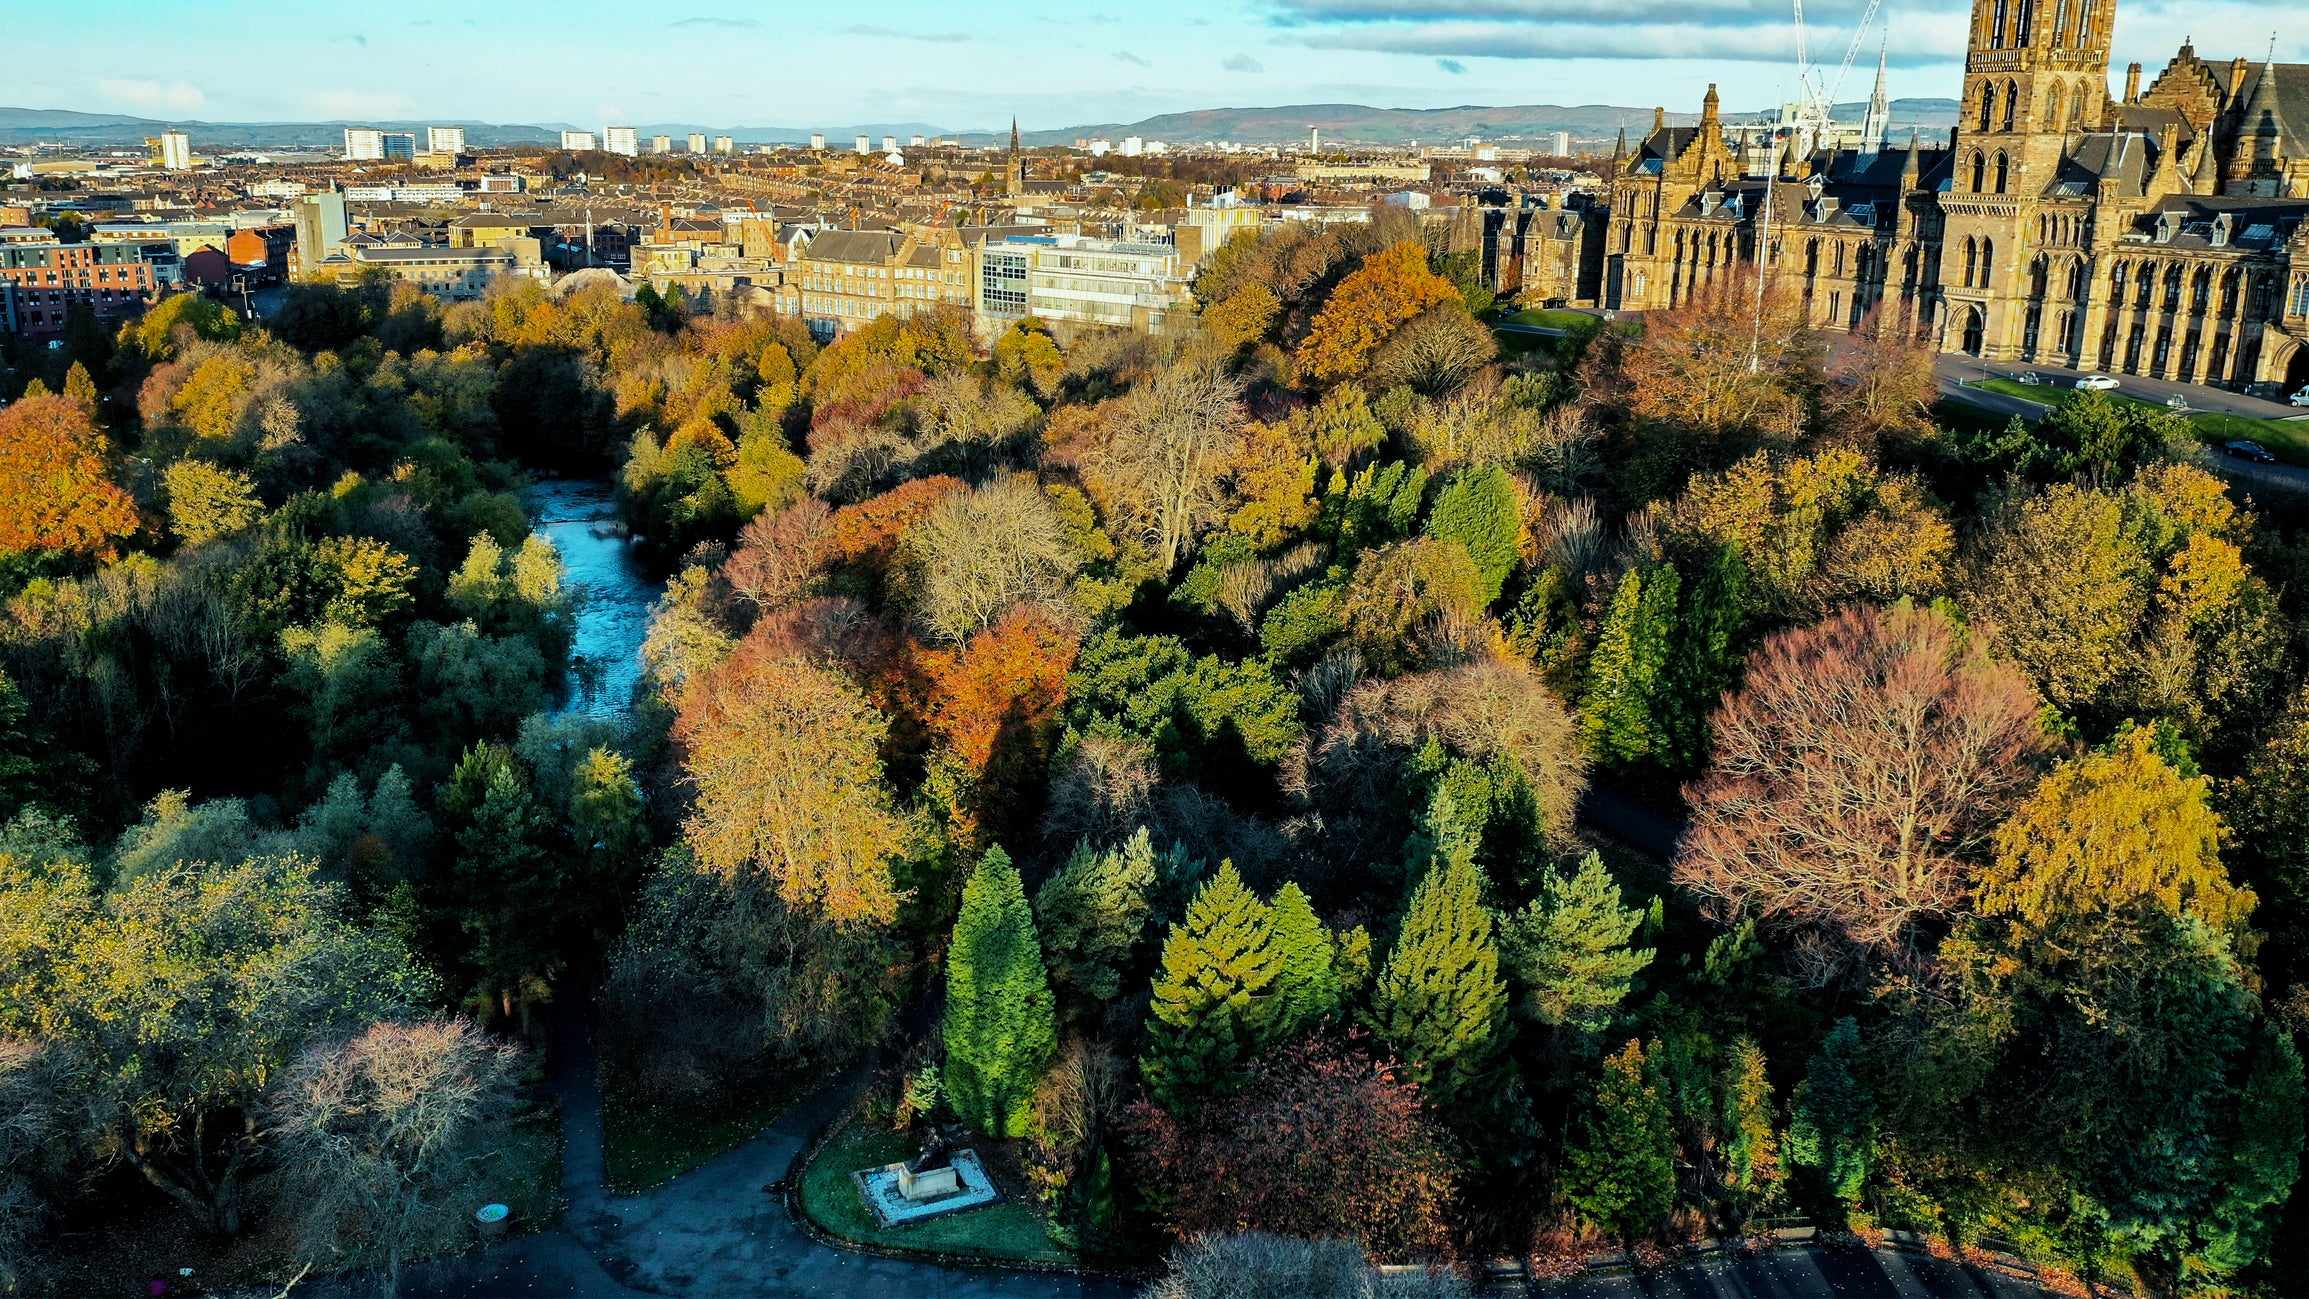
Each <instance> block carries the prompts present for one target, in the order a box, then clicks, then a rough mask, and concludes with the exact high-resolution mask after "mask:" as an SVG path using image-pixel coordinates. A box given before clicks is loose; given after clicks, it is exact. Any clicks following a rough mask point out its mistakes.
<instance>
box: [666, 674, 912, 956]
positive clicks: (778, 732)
mask: <svg viewBox="0 0 2309 1299" xmlns="http://www.w3.org/2000/svg"><path fill="white" fill-rule="evenodd" d="M888 728H889V723H888V722H887V721H886V720H884V718H883V716H882V714H881V713H880V712H878V711H876V709H875V708H874V706H873V704H871V703H869V702H868V701H867V699H866V696H865V694H864V693H863V692H861V691H860V690H859V689H858V687H857V686H855V685H853V684H851V682H850V681H849V679H848V678H847V677H845V676H844V675H843V674H842V673H841V672H839V671H837V670H834V669H832V668H827V667H820V666H817V665H815V664H812V663H810V662H807V661H805V660H803V659H800V658H796V657H790V656H782V655H771V654H766V653H753V654H748V653H739V654H733V655H732V656H731V657H730V659H729V661H728V662H727V663H725V664H723V665H722V666H721V667H720V668H719V669H717V670H716V671H714V672H713V673H712V674H710V675H709V676H707V677H704V678H701V679H698V680H695V681H693V682H692V683H691V686H690V689H689V690H688V692H687V693H686V695H685V697H684V699H683V701H682V710H681V716H680V717H679V719H678V720H677V721H676V722H675V725H674V737H675V739H677V740H678V741H679V742H680V743H681V745H682V747H683V751H684V752H683V757H684V765H685V767H686V769H687V770H686V776H687V779H688V781H689V783H690V785H691V786H692V787H693V788H694V789H695V790H696V791H697V805H696V808H695V809H694V810H693V811H692V812H691V813H690V817H689V820H688V822H687V823H686V824H685V826H684V829H685V830H686V831H687V833H688V838H689V842H690V846H691V848H692V849H693V850H695V851H696V853H697V855H698V860H699V861H700V862H702V863H704V864H705V865H706V866H707V867H709V868H710V869H712V870H714V871H715V872H717V873H719V874H722V875H724V876H726V877H729V878H731V879H733V880H737V881H743V880H745V878H746V877H748V876H757V875H758V876H767V877H768V878H769V880H770V881H771V882H772V883H773V884H774V885H775V886H776V888H777V891H778V895H779V896H780V897H781V898H783V899H785V901H786V902H787V903H788V904H789V905H791V906H793V907H795V908H796V909H798V910H802V911H805V912H810V913H814V914H817V915H821V916H823V917H824V918H826V919H828V920H832V921H836V922H838V923H859V922H867V923H882V924H886V923H888V922H889V921H891V920H892V919H894V918H895V917H896V915H897V911H898V902H899V896H898V891H897V889H896V887H895V886H894V885H893V884H892V883H891V879H890V863H891V859H892V858H893V857H895V856H897V855H898V854H899V853H900V852H902V851H903V850H904V846H905V837H906V827H905V823H904V822H903V821H902V820H901V819H900V818H899V815H898V812H897V810H896V808H895V807H894V805H893V803H892V799H891V796H890V790H889V787H888V786H887V785H886V784H884V783H883V780H882V762H881V756H880V747H881V743H882V737H883V734H884V732H885V731H887V730H888Z"/></svg>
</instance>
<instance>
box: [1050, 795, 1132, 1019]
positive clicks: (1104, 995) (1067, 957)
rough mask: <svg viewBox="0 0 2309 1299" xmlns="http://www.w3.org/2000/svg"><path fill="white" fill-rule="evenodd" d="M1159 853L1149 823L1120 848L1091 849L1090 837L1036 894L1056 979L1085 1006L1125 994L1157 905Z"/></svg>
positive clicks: (1056, 982) (1051, 974)
mask: <svg viewBox="0 0 2309 1299" xmlns="http://www.w3.org/2000/svg"><path fill="white" fill-rule="evenodd" d="M1154 886H1155V851H1154V842H1153V839H1152V838H1151V837H1150V836H1149V835H1148V834H1147V831H1146V827H1144V826H1141V827H1139V830H1138V833H1136V834H1134V835H1132V836H1131V837H1130V839H1129V840H1128V841H1127V842H1126V843H1124V844H1123V845H1122V846H1121V847H1120V848H1110V849H1108V850H1107V851H1105V852H1096V851H1093V850H1092V849H1091V846H1090V844H1089V842H1088V841H1087V840H1086V841H1084V842H1081V843H1077V844H1076V845H1075V846H1074V854H1073V856H1071V857H1069V858H1068V859H1067V862H1066V865H1065V866H1064V867H1062V868H1061V869H1060V870H1059V871H1058V873H1057V874H1055V875H1052V876H1051V877H1050V878H1049V879H1048V880H1045V881H1043V885H1042V887H1041V888H1039V889H1037V890H1035V894H1034V918H1035V922H1036V924H1037V925H1038V926H1040V928H1041V931H1042V950H1043V954H1044V955H1045V957H1047V958H1048V960H1049V962H1050V978H1051V982H1052V983H1054V984H1056V985H1057V986H1058V987H1059V988H1060V989H1062V990H1063V991H1064V992H1065V993H1066V994H1067V996H1068V998H1069V999H1070V1000H1071V1001H1073V1002H1074V1003H1075V1004H1076V1005H1077V1006H1078V1007H1083V1008H1088V1007H1096V1006H1099V1005H1101V1004H1103V1003H1106V1002H1110V1001H1113V1000H1114V999H1115V998H1116V997H1117V996H1119V995H1121V993H1122V976H1123V972H1124V971H1125V970H1126V969H1127V968H1128V967H1129V965H1130V955H1131V949H1132V948H1133V947H1135V946H1136V945H1137V944H1138V939H1139V934H1140V932H1141V931H1142V930H1144V929H1145V928H1146V921H1147V914H1148V912H1149V911H1150V910H1152V901H1151V894H1152V891H1153V889H1154Z"/></svg>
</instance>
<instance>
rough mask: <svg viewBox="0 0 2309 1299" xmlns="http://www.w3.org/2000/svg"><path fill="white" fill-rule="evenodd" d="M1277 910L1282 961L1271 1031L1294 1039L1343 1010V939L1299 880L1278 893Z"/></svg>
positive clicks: (1279, 1037)
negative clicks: (1319, 914)
mask: <svg viewBox="0 0 2309 1299" xmlns="http://www.w3.org/2000/svg"><path fill="white" fill-rule="evenodd" d="M1273 915H1274V930H1275V947H1276V950H1278V951H1280V952H1281V953H1282V956H1283V964H1282V968H1281V969H1280V970H1279V971H1278V972H1277V973H1276V975H1275V984H1274V996H1275V1023H1274V1027H1273V1030H1272V1035H1273V1037H1274V1039H1275V1040H1276V1041H1278V1042H1289V1041H1295V1040H1297V1039H1298V1038H1300V1037H1301V1036H1304V1035H1305V1034H1306V1033H1308V1032H1309V1031H1311V1030H1312V1029H1314V1028H1316V1027H1317V1026H1318V1025H1320V1024H1321V1023H1322V1022H1323V1021H1324V1020H1326V1019H1329V1018H1331V1017H1332V1016H1334V1015H1336V1014H1338V1013H1339V1003H1340V1001H1341V1000H1342V997H1343V992H1342V989H1341V987H1340V982H1339V940H1338V938H1337V937H1336V936H1334V935H1333V934H1332V933H1331V928H1330V926H1328V925H1326V924H1324V923H1323V921H1322V919H1321V917H1319V916H1317V915H1316V914H1315V908H1314V906H1313V905H1312V904H1310V903H1309V902H1308V901H1307V895H1306V893H1305V891H1303V890H1302V889H1300V887H1299V886H1298V885H1297V884H1295V883H1293V884H1285V885H1284V886H1283V887H1282V888H1281V889H1280V890H1278V891H1277V892H1276V893H1275V902H1274V907H1273Z"/></svg>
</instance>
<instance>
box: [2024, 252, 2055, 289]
mask: <svg viewBox="0 0 2309 1299" xmlns="http://www.w3.org/2000/svg"><path fill="white" fill-rule="evenodd" d="M2051 275H2052V268H2051V267H2050V266H2048V265H2046V263H2045V260H2044V258H2042V257H2039V258H2037V259H2036V261H2035V262H2033V263H2031V264H2030V266H2029V268H2028V295H2029V296H2030V297H2032V298H2041V297H2043V296H2044V291H2045V288H2046V287H2047V285H2048V283H2049V282H2050V278H2051Z"/></svg>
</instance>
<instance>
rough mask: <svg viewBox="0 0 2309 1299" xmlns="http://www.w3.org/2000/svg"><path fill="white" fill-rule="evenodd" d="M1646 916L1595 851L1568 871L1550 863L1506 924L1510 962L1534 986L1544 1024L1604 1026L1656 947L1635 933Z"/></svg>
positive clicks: (1530, 995)
mask: <svg viewBox="0 0 2309 1299" xmlns="http://www.w3.org/2000/svg"><path fill="white" fill-rule="evenodd" d="M1643 923H1644V913H1643V911H1642V910H1641V909H1640V908H1637V907H1630V906H1623V905H1621V903H1620V888H1619V884H1618V883H1617V882H1616V881H1614V880H1613V879H1612V877H1611V872H1610V871H1608V870H1606V869H1604V864H1603V858H1602V857H1601V856H1600V855H1598V854H1596V853H1592V852H1591V853H1589V854H1588V855H1587V856H1586V857H1585V858H1584V859H1582V860H1581V862H1580V864H1579V870H1578V872H1577V873H1575V874H1574V875H1573V876H1572V877H1571V878H1570V879H1565V878H1564V877H1563V876H1562V875H1560V874H1558V873H1557V872H1555V871H1553V870H1550V871H1549V872H1548V873H1547V876H1546V878H1545V879H1544V880H1543V881H1542V882H1541V885H1540V893H1539V896H1538V897H1536V898H1534V899H1532V901H1531V903H1530V905H1528V906H1526V907H1525V908H1524V909H1523V910H1521V911H1518V912H1516V913H1515V914H1513V915H1511V916H1509V917H1507V918H1506V920H1505V921H1504V922H1503V923H1502V924H1501V926H1500V928H1501V934H1500V944H1501V946H1502V947H1503V948H1505V949H1506V952H1507V959H1508V968H1510V969H1512V970H1513V971H1514V972H1515V975H1516V978H1517V979H1518V980H1520V981H1521V982H1522V983H1523V985H1524V987H1525V989H1527V1007H1528V1009H1529V1010H1530V1012H1531V1014H1532V1016H1533V1017H1534V1018H1536V1019H1537V1020H1539V1022H1541V1023H1543V1024H1569V1025H1571V1026H1572V1027H1574V1028H1578V1029H1583V1030H1585V1031H1587V1032H1590V1033H1594V1032H1600V1031H1601V1030H1602V1029H1603V1028H1604V1027H1605V1026H1607V1025H1608V1024H1610V1023H1611V1017H1612V1012H1613V1011H1614V1010H1615V1009H1616V1008H1617V1007H1618V1006H1619V1004H1620V1002H1621V1001H1622V1000H1624V999H1625V998H1626V997H1627V995H1628V987H1629V985H1630V983H1631V982H1632V981H1633V980H1634V978H1635V976H1636V974H1637V972H1639V971H1641V970H1642V969H1643V968H1644V967H1645V966H1647V965H1649V964H1651V961H1652V950H1651V949H1650V948H1630V947H1629V946H1628V940H1629V939H1630V938H1631V937H1633V936H1634V934H1635V932H1636V930H1637V929H1638V928H1639V927H1641V926H1642V924H1643Z"/></svg>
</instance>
